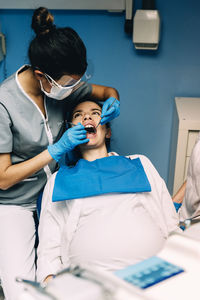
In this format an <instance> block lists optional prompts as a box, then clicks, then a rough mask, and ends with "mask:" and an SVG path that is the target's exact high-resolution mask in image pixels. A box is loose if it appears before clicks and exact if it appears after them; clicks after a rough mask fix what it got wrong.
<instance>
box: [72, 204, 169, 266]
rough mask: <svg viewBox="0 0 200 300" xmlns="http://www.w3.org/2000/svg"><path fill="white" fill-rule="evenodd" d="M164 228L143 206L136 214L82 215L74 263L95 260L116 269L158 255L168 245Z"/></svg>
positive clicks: (73, 257) (74, 241) (135, 211)
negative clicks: (158, 225)
mask: <svg viewBox="0 0 200 300" xmlns="http://www.w3.org/2000/svg"><path fill="white" fill-rule="evenodd" d="M164 242H165V240H164V238H163V236H162V234H161V231H160V229H159V228H158V227H157V225H155V223H154V221H153V220H152V219H151V217H150V216H149V215H148V213H147V212H146V211H145V210H144V209H143V208H142V207H139V208H138V209H136V210H134V213H132V214H131V213H128V214H127V215H124V214H123V213H121V214H120V212H118V213H117V214H115V213H113V214H111V215H110V216H108V215H103V214H99V215H98V214H95V215H93V216H87V217H84V218H80V221H79V224H78V227H77V230H76V233H75V234H74V237H73V239H72V241H71V244H70V248H69V256H70V261H71V263H75V264H76V263H92V264H95V265H97V266H99V267H102V268H103V269H105V270H109V271H114V270H117V269H120V268H123V267H125V266H127V265H130V264H134V263H136V262H138V261H141V260H143V259H145V258H147V257H150V256H152V255H155V254H156V253H157V252H158V251H160V250H161V249H162V247H163V245H164Z"/></svg>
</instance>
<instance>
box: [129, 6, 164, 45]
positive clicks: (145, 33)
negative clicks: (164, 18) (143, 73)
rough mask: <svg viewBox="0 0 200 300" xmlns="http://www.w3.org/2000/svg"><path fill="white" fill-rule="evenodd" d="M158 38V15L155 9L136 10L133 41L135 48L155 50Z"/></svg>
mask: <svg viewBox="0 0 200 300" xmlns="http://www.w3.org/2000/svg"><path fill="white" fill-rule="evenodd" d="M159 40H160V15H159V11H158V10H155V9H152V10H151V9H138V10H136V13H135V16H134V21H133V43H134V45H135V48H136V49H146V50H156V49H158V45H159Z"/></svg>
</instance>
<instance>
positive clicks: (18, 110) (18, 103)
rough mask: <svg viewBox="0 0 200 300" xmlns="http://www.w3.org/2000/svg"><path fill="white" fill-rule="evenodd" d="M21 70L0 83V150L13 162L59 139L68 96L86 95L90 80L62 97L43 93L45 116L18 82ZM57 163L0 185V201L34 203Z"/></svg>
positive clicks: (32, 204) (24, 159) (89, 90)
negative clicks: (44, 97) (2, 186)
mask: <svg viewBox="0 0 200 300" xmlns="http://www.w3.org/2000/svg"><path fill="white" fill-rule="evenodd" d="M25 67H26V68H27V66H25ZM22 68H24V67H22ZM22 68H21V69H22ZM21 69H20V70H21ZM20 70H18V71H17V72H16V73H15V74H13V75H11V76H10V77H9V78H8V79H6V80H5V81H4V82H3V83H2V84H1V85H0V153H10V154H11V160H12V164H16V163H20V162H23V161H26V160H28V159H30V158H32V157H34V156H36V155H37V154H39V153H41V152H42V151H44V150H45V149H46V148H47V146H48V145H49V144H52V143H55V142H56V141H57V140H59V138H60V137H61V135H62V134H63V132H64V130H65V119H66V106H67V104H69V102H68V99H69V100H70V101H73V100H74V101H75V100H78V99H79V98H81V97H86V96H89V95H90V94H91V90H92V87H91V85H90V84H86V83H84V84H83V85H81V86H80V88H78V89H77V90H76V91H75V92H74V93H73V94H72V95H70V96H69V97H68V98H66V99H65V100H62V101H61V100H60V101H58V100H55V99H50V98H48V97H46V99H45V109H46V116H47V117H46V119H45V117H44V115H43V114H42V113H41V111H40V109H39V108H38V106H37V105H36V104H35V102H34V101H33V100H32V99H31V98H30V97H29V96H28V95H27V94H26V93H25V92H24V90H23V89H22V87H21V86H20V84H19V82H18V79H17V74H18V72H19V71H20ZM56 167H57V165H56V162H55V161H53V162H51V163H50V164H49V165H48V166H46V167H44V168H43V169H41V170H40V171H38V172H37V173H35V174H33V175H32V176H30V177H29V178H27V179H25V180H23V181H21V182H19V183H17V184H15V185H14V186H12V187H11V188H9V189H7V190H1V189H0V204H6V205H21V206H25V207H26V206H28V207H34V206H35V204H36V201H37V198H38V195H39V193H40V191H41V190H42V188H43V187H44V185H45V183H46V181H47V178H48V176H49V175H51V174H52V173H53V172H54V171H55V170H56Z"/></svg>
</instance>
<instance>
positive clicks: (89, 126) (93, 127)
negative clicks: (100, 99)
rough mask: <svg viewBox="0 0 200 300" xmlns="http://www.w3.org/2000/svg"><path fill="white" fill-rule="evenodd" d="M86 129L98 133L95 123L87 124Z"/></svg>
mask: <svg viewBox="0 0 200 300" xmlns="http://www.w3.org/2000/svg"><path fill="white" fill-rule="evenodd" d="M85 130H86V131H87V132H88V133H96V128H95V126H93V125H91V124H88V125H85Z"/></svg>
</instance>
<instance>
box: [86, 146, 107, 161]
mask: <svg viewBox="0 0 200 300" xmlns="http://www.w3.org/2000/svg"><path fill="white" fill-rule="evenodd" d="M81 152H82V157H83V158H84V159H86V160H88V161H93V160H96V159H99V158H103V157H107V156H108V151H107V148H106V146H104V147H101V148H97V149H95V148H94V149H92V148H91V149H84V150H82V151H81Z"/></svg>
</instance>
